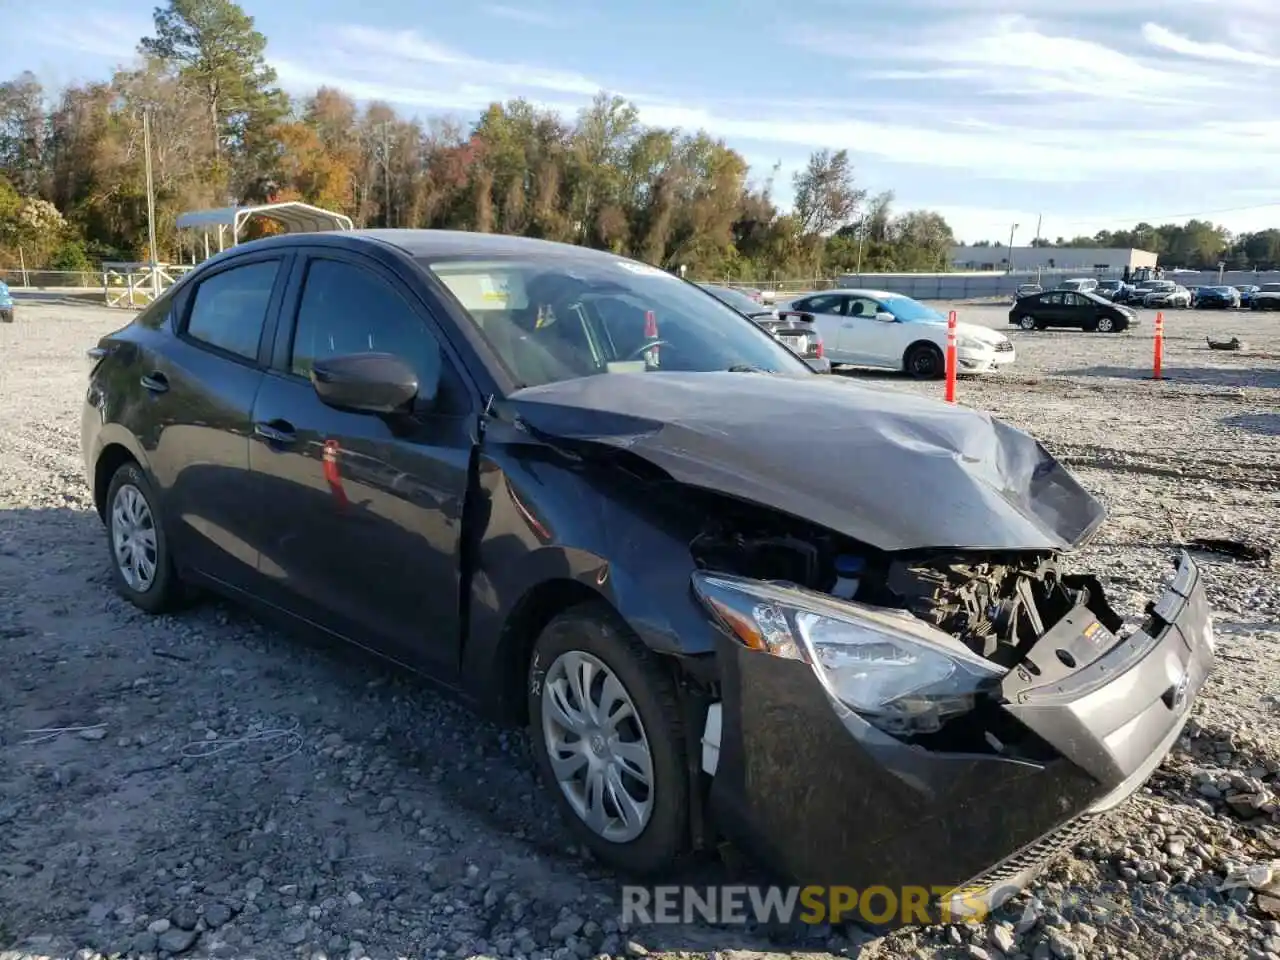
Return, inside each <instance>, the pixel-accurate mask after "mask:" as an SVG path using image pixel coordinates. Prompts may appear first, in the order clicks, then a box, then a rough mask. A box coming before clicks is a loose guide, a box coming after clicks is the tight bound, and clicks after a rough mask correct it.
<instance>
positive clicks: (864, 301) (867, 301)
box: [845, 297, 882, 320]
mask: <svg viewBox="0 0 1280 960" xmlns="http://www.w3.org/2000/svg"><path fill="white" fill-rule="evenodd" d="M881 310H882V307H881V306H880V304H879V302H878V301H876V300H872V299H871V298H870V297H850V298H849V302H848V306H846V307H845V311H846V315H847V316H850V317H863V318H865V319H867V320H874V319H875V318H876V314H877V313H880V312H881Z"/></svg>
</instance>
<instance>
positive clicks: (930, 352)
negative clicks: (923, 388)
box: [903, 343, 946, 380]
mask: <svg viewBox="0 0 1280 960" xmlns="http://www.w3.org/2000/svg"><path fill="white" fill-rule="evenodd" d="M903 367H904V369H905V370H906V372H907V373H909V374H911V376H913V377H915V378H916V379H917V380H935V379H937V378H938V377H940V376H942V375H943V374H944V373H945V372H946V361H945V360H944V359H943V356H942V351H941V350H939V349H938V347H937V345H936V344H932V343H917V344H915V345H914V346H912V347H910V348H909V349H908V350H907V355H906V356H905V357H904V358H903Z"/></svg>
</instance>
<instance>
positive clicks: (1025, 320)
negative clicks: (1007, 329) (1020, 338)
mask: <svg viewBox="0 0 1280 960" xmlns="http://www.w3.org/2000/svg"><path fill="white" fill-rule="evenodd" d="M1018 326H1020V327H1021V328H1022V329H1023V330H1034V329H1035V328H1036V321H1035V318H1034V317H1022V318H1021V319H1019V320H1018Z"/></svg>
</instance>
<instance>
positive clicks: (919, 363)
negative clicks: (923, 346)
mask: <svg viewBox="0 0 1280 960" xmlns="http://www.w3.org/2000/svg"><path fill="white" fill-rule="evenodd" d="M911 369H912V370H914V371H915V372H916V373H918V374H921V375H922V376H923V375H927V374H930V373H933V354H931V353H929V352H928V351H927V350H919V351H917V352H916V355H915V360H914V361H913V362H912V364H911Z"/></svg>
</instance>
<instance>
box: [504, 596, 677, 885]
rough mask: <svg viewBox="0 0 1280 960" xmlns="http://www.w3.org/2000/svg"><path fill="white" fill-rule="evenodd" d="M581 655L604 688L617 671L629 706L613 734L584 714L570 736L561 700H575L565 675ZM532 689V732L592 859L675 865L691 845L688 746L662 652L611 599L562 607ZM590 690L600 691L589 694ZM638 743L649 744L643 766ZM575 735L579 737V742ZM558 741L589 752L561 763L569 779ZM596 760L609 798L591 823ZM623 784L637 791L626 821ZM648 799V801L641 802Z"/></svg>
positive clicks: (538, 656) (648, 872)
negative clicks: (590, 785) (621, 749)
mask: <svg viewBox="0 0 1280 960" xmlns="http://www.w3.org/2000/svg"><path fill="white" fill-rule="evenodd" d="M584 663H585V664H587V665H589V666H590V668H591V674H590V675H589V676H590V677H591V678H592V679H591V682H590V687H591V689H592V690H593V691H595V690H596V689H597V686H598V687H599V690H600V692H601V693H602V692H603V688H604V680H605V677H607V676H608V675H612V677H613V678H614V679H615V680H616V681H617V682H618V684H619V685H620V686H619V687H618V688H615V691H614V693H615V697H614V699H613V700H612V701H611V702H612V703H613V704H615V705H616V704H618V702H619V699H618V697H617V693H618V691H621V694H622V696H623V697H625V698H626V700H629V703H630V706H631V708H632V711H633V713H632V715H631V717H627V716H623V717H622V718H621V719H619V720H618V721H616V722H615V724H613V725H612V726H613V727H614V733H613V735H612V736H611V735H610V734H609V732H608V728H609V725H604V726H601V725H599V724H592V723H591V722H590V720H589V719H588V720H587V723H588V726H587V729H586V730H583V731H582V735H580V736H575V738H574V739H572V740H570V741H569V742H566V740H565V736H564V735H565V733H566V732H567V731H568V729H569V724H566V723H564V722H563V721H562V720H559V719H557V710H556V704H557V703H558V702H561V701H560V699H559V698H564V699H563V702H566V703H567V704H568V705H569V706H570V707H571V708H572V707H574V705H575V704H576V702H577V698H576V695H575V694H573V686H572V684H571V683H570V681H569V678H570V677H571V676H581V675H582V674H581V673H579V672H578V670H577V669H576V668H577V667H579V666H581V665H582V664H584ZM601 668H603V671H605V673H604V674H603V675H602V673H601ZM528 691H529V694H528V709H529V732H530V739H531V740H532V743H533V752H534V755H535V756H536V758H537V763H538V769H539V771H540V772H541V774H542V778H543V780H544V781H545V782H546V785H547V787H548V789H549V790H550V791H551V793H552V795H553V796H554V797H555V802H556V804H557V806H558V807H559V809H560V813H561V815H562V816H563V817H564V819H565V821H566V822H567V823H568V825H569V828H570V830H571V831H572V832H573V833H574V834H575V836H576V837H577V838H578V840H579V841H580V842H581V843H582V844H583V845H584V846H586V847H587V848H588V849H589V850H590V851H591V852H592V854H593V855H594V856H595V857H596V859H598V860H600V861H601V862H603V863H605V864H607V865H609V866H610V867H612V868H614V869H616V870H618V871H620V872H622V873H625V874H631V875H635V876H638V877H652V876H656V875H659V874H662V873H665V872H667V871H669V870H670V869H672V867H673V866H674V865H675V864H676V862H677V861H678V860H679V858H680V857H681V855H682V854H683V853H685V852H686V851H687V849H688V846H689V839H688V831H689V826H688V807H689V789H690V786H689V775H688V764H687V758H688V754H687V750H686V747H685V739H684V736H685V734H684V724H683V723H682V721H681V715H680V702H679V699H678V695H677V691H676V686H675V682H674V681H673V679H672V677H671V676H669V675H668V674H667V673H666V672H664V670H663V669H662V666H661V664H660V663H659V662H658V660H657V658H656V656H655V655H654V654H653V653H651V652H650V651H649V650H647V649H646V648H645V647H644V645H643V643H641V641H640V639H639V638H638V637H636V635H635V634H634V633H633V632H632V631H631V629H630V628H629V627H628V626H627V625H626V624H625V623H623V622H622V620H621V619H620V618H619V617H618V616H617V615H616V614H615V613H614V612H613V611H612V610H611V609H610V608H609V607H608V606H606V605H605V604H603V603H600V602H590V603H585V604H582V605H579V606H576V607H573V608H571V609H569V610H566V611H565V612H563V613H561V614H560V615H559V616H557V617H556V618H555V619H553V620H552V621H551V622H550V623H549V624H547V626H546V628H545V629H544V630H543V631H542V633H541V635H540V636H539V637H538V639H537V641H536V642H535V644H534V648H533V655H532V657H531V659H530V664H529V686H528ZM597 695H599V694H597ZM587 699H588V701H591V700H593V699H594V697H592V696H590V695H588V698H587ZM596 706H597V707H599V706H601V704H599V703H597V704H596ZM573 712H577V713H579V716H581V714H582V712H579V711H573ZM610 712H612V713H614V714H615V715H616V714H617V713H618V711H617V710H613V711H610ZM559 716H560V717H563V718H568V717H569V716H571V713H570V711H564V710H560V711H559ZM635 718H638V720H639V723H638V724H637V723H635V722H634V721H635ZM578 729H579V730H581V729H582V727H581V726H578ZM638 743H644V744H647V749H648V760H647V766H646V761H644V759H643V748H640V749H637V747H636V745H637V744H638ZM621 744H628V745H629V746H630V747H631V749H630V751H629V753H630V754H631V756H630V759H629V762H627V763H623V762H622V760H621V758H620V755H619V754H617V753H615V752H614V751H615V750H616V749H617V747H618V746H620V745H621ZM557 745H558V747H559V749H556V746H557ZM577 745H581V746H580V747H579V748H578V749H575V746H577ZM553 749H556V753H557V755H558V756H560V757H562V758H565V759H571V758H573V757H574V756H575V755H576V756H578V757H583V756H585V757H586V758H587V759H585V760H580V761H579V762H578V763H576V764H574V765H573V767H572V769H571V770H570V768H569V767H563V768H562V772H563V773H568V774H569V776H570V777H571V779H569V782H567V783H562V782H561V777H560V776H558V775H557V773H556V769H555V767H554V766H553V761H552V752H553ZM597 765H598V766H597ZM597 769H598V770H600V772H601V776H602V777H604V778H605V779H602V780H600V781H599V783H600V788H599V789H600V790H601V791H604V792H603V793H602V794H601V796H602V798H603V800H604V801H606V802H602V803H601V805H600V810H601V811H602V814H603V815H602V818H601V822H600V823H598V824H596V825H592V824H590V823H588V815H589V814H588V806H589V805H588V802H587V801H588V800H589V797H590V792H589V791H588V790H587V781H588V778H590V776H591V775H592V773H593V772H594V771H595V770H597ZM611 771H612V773H611ZM631 771H638V772H641V773H645V772H647V773H648V775H649V776H648V779H649V787H648V789H644V786H643V783H642V780H643V777H637V776H636V775H635V774H634V773H632V772H631ZM579 774H581V775H582V781H581V783H579V782H578V779H577V778H578V776H579ZM611 775H613V776H614V777H615V779H614V780H613V781H612V783H611V782H610V780H609V779H608V778H609V776H611ZM619 789H621V791H622V792H623V793H624V794H626V795H627V796H629V797H630V798H631V799H632V800H633V801H636V808H635V809H633V810H632V813H633V814H634V815H635V816H634V819H632V821H631V823H630V824H628V823H627V822H626V820H625V819H624V818H620V817H618V816H617V814H618V812H619V811H620V810H621V807H622V804H620V803H617V802H615V801H614V800H613V799H612V797H614V796H617V791H618V790H619ZM609 790H612V791H614V792H613V793H612V794H610V793H609V792H608V791H609ZM571 797H572V799H571ZM642 798H643V799H642ZM646 802H647V804H648V807H647V809H643V807H644V804H645V803H646Z"/></svg>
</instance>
